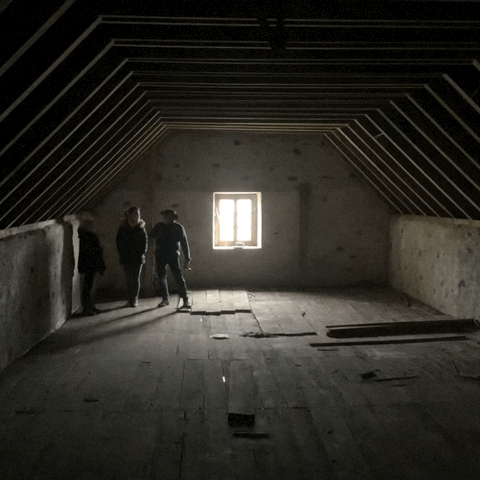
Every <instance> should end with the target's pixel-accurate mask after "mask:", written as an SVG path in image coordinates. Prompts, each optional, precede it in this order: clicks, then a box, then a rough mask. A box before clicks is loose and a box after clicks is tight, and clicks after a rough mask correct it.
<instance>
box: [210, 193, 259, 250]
mask: <svg viewBox="0 0 480 480" xmlns="http://www.w3.org/2000/svg"><path fill="white" fill-rule="evenodd" d="M260 199H261V195H260V193H259V192H256V193H250V192H248V193H231V192H230V193H226V192H215V193H214V194H213V218H214V222H213V246H214V248H243V247H245V248H261V246H262V245H261V208H260V207H261V201H260Z"/></svg>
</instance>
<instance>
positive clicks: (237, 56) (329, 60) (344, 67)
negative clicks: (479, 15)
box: [115, 42, 478, 75]
mask: <svg viewBox="0 0 480 480" xmlns="http://www.w3.org/2000/svg"><path fill="white" fill-rule="evenodd" d="M115 49H117V50H118V54H119V55H120V56H124V57H125V58H127V57H128V58H131V59H135V61H136V62H140V63H154V62H155V61H156V60H157V59H161V60H162V61H164V60H165V59H170V61H172V59H175V58H185V56H186V55H188V56H189V58H191V59H200V58H201V59H212V58H214V59H215V60H216V61H218V60H219V59H220V58H223V59H224V60H225V61H227V62H233V63H234V62H238V61H245V60H249V59H251V58H252V57H253V56H255V59H256V61H257V62H258V61H259V60H263V61H270V60H272V59H275V58H274V57H273V56H272V55H273V54H272V52H271V50H269V49H268V47H267V48H265V49H263V48H262V49H255V48H253V49H250V48H248V49H247V48H245V46H244V47H243V48H227V47H223V48H222V47H221V46H220V45H216V46H215V45H212V46H211V48H205V47H204V46H202V45H201V44H198V45H195V44H193V45H191V44H185V45H183V46H181V47H179V46H175V45H169V44H165V43H164V44H159V45H157V46H155V45H151V46H149V47H140V46H138V47H135V46H128V45H123V46H122V45H120V44H119V43H118V42H116V43H115ZM477 51H478V50H477ZM317 53H318V58H316V59H315V60H316V62H315V63H316V65H317V66H323V67H324V68H325V67H327V66H328V67H329V69H330V70H329V72H330V73H331V72H341V73H351V72H352V67H353V66H355V72H356V74H362V73H377V74H378V73H381V72H386V71H388V72H389V74H390V75H394V74H397V73H398V74H402V73H403V74H405V73H418V74H422V73H429V74H432V73H445V72H447V73H448V72H450V71H453V69H455V68H458V67H464V66H468V65H471V58H472V55H473V54H472V53H470V54H465V56H464V58H462V56H459V55H457V54H455V55H453V54H452V52H448V54H446V55H445V56H439V55H437V54H436V55H435V56H434V57H433V58H428V57H427V56H426V55H424V54H422V55H412V57H411V58H405V55H404V54H403V53H402V55H401V56H399V54H398V53H395V52H394V53H393V55H392V56H391V57H387V56H385V55H383V54H382V55H380V54H378V53H374V52H370V53H372V54H371V55H369V50H367V51H365V52H364V54H362V56H361V57H359V56H358V54H357V53H358V52H356V53H355V54H354V55H346V52H345V58H343V54H341V52H339V51H325V52H324V51H322V50H321V49H320V50H318V52H317ZM313 56H314V52H313V51H310V50H298V51H294V50H287V51H286V54H285V58H286V59H287V60H295V61H296V62H300V61H311V59H312V57H313Z"/></svg>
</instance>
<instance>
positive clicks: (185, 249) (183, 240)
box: [180, 226, 191, 268]
mask: <svg viewBox="0 0 480 480" xmlns="http://www.w3.org/2000/svg"><path fill="white" fill-rule="evenodd" d="M180 245H181V247H182V251H183V256H184V257H185V260H184V264H183V267H184V268H189V264H190V261H191V258H190V246H189V245H188V239H187V233H186V232H185V229H184V228H183V226H182V237H181V238H180Z"/></svg>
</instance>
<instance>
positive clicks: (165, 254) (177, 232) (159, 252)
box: [150, 209, 191, 308]
mask: <svg viewBox="0 0 480 480" xmlns="http://www.w3.org/2000/svg"><path fill="white" fill-rule="evenodd" d="M160 213H161V214H162V215H163V222H160V223H157V224H156V225H155V226H154V227H153V230H152V231H151V232H150V237H152V238H154V239H155V264H156V270H157V277H158V280H159V287H160V295H161V297H162V301H161V302H160V303H159V304H158V306H159V307H165V306H166V305H168V304H169V303H170V301H169V292H168V284H167V265H168V266H169V267H170V271H171V272H172V275H173V278H174V279H175V282H176V284H177V287H178V293H179V295H180V298H181V299H182V300H183V308H190V302H189V299H188V296H187V285H186V282H185V278H184V277H183V275H182V270H181V268H180V247H181V248H182V251H183V256H184V264H183V266H184V268H186V269H189V264H190V261H191V258H190V247H189V245H188V240H187V234H186V233H185V229H184V228H183V226H182V225H180V224H179V223H177V222H176V220H177V219H178V215H177V213H176V212H175V211H174V210H169V209H167V210H163V211H162V212H160Z"/></svg>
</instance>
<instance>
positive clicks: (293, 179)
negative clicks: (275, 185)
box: [287, 177, 298, 182]
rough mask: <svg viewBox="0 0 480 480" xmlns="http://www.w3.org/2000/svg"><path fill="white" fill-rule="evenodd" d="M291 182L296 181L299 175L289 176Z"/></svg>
mask: <svg viewBox="0 0 480 480" xmlns="http://www.w3.org/2000/svg"><path fill="white" fill-rule="evenodd" d="M287 178H288V181H289V182H296V181H297V180H298V177H287Z"/></svg>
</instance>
